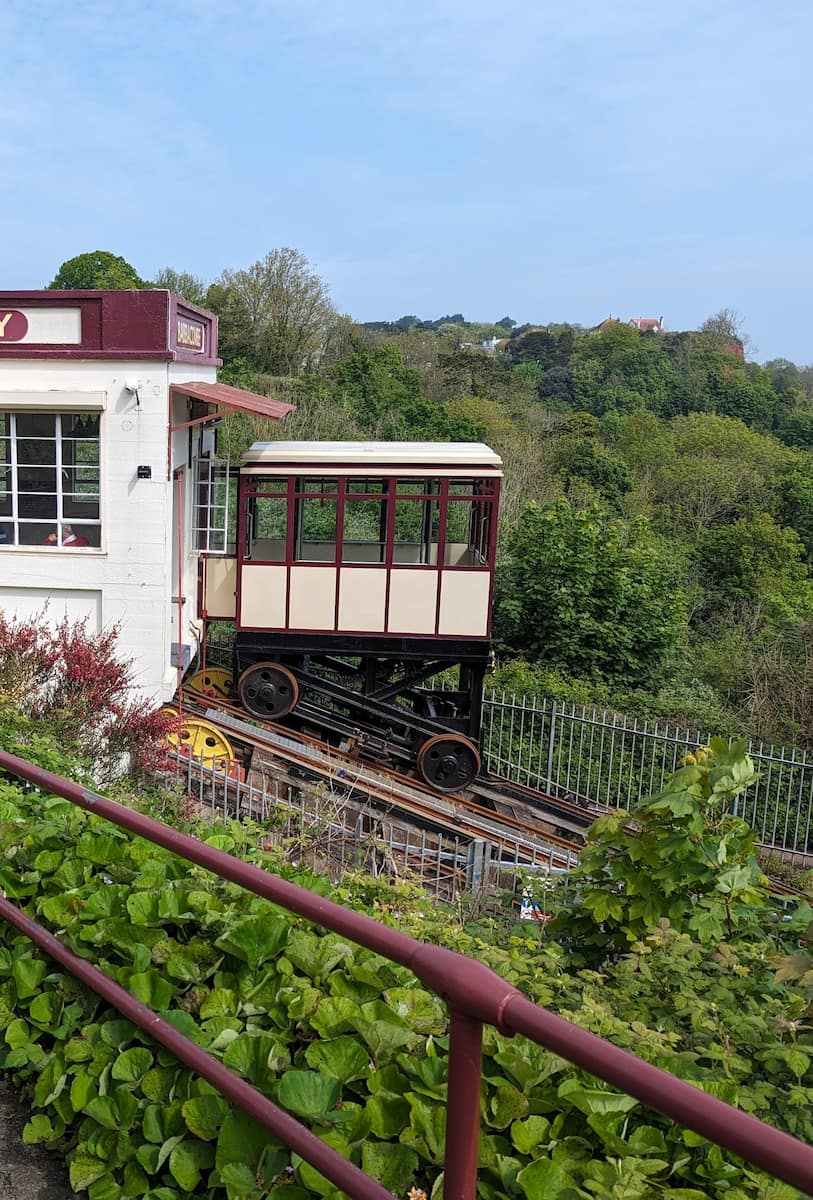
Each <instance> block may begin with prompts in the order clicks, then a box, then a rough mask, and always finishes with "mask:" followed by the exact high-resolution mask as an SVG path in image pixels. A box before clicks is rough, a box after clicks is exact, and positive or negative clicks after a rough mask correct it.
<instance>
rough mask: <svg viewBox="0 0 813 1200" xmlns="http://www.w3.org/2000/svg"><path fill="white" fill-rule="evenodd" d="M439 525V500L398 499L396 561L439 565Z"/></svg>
mask: <svg viewBox="0 0 813 1200" xmlns="http://www.w3.org/2000/svg"><path fill="white" fill-rule="evenodd" d="M439 523H440V509H439V506H438V502H437V500H396V502H395V545H394V547H393V562H396V563H414V564H416V565H426V564H428V563H434V562H437V542H438V526H439Z"/></svg>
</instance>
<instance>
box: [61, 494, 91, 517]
mask: <svg viewBox="0 0 813 1200" xmlns="http://www.w3.org/2000/svg"><path fill="white" fill-rule="evenodd" d="M62 511H63V513H64V514H65V516H66V517H77V518H80V517H81V518H82V519H83V520H85V521H98V519H99V500H98V497H97V498H96V499H90V498H89V497H88V496H74V495H66V494H63V496H62Z"/></svg>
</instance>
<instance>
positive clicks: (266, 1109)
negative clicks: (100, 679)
mask: <svg viewBox="0 0 813 1200" xmlns="http://www.w3.org/2000/svg"><path fill="white" fill-rule="evenodd" d="M0 917H2V918H3V919H4V920H6V921H8V923H9V924H10V925H13V926H14V927H15V928H16V929H19V930H20V932H21V933H23V934H24V935H25V936H26V937H27V938H30V939H31V941H32V942H35V943H36V945H38V946H39V947H40V948H41V949H42V950H44V951H45V952H46V954H48V955H50V957H51V958H54V959H56V961H57V962H59V963H61V964H62V965H63V966H64V967H66V968H67V970H69V971H70V972H71V974H72V975H75V976H76V977H77V978H78V979H81V980H82V982H83V983H86V984H87V985H88V986H89V987H90V988H92V989H93V991H95V992H97V993H98V995H100V996H102V997H103V998H104V999H105V1000H108V1001H109V1002H110V1003H111V1004H112V1005H113V1006H114V1008H116V1009H118V1011H119V1012H121V1013H123V1014H124V1015H125V1016H126V1017H127V1018H128V1019H129V1020H130V1021H132V1022H133V1024H134V1025H138V1026H139V1028H141V1029H143V1030H144V1031H145V1032H146V1033H148V1034H149V1035H150V1037H151V1038H153V1040H154V1041H156V1042H159V1043H160V1044H161V1045H162V1046H166V1048H167V1049H168V1050H170V1051H171V1052H172V1053H173V1054H174V1055H175V1057H176V1058H178V1059H179V1060H180V1061H181V1062H183V1063H186V1065H187V1066H188V1067H190V1068H191V1069H192V1070H193V1071H195V1072H196V1074H198V1075H201V1076H202V1077H203V1078H204V1079H206V1080H208V1081H209V1083H211V1084H212V1085H213V1086H214V1087H216V1088H217V1089H218V1091H219V1092H221V1093H222V1094H223V1095H224V1096H227V1097H228V1098H229V1099H230V1100H233V1101H234V1102H235V1104H237V1105H239V1107H240V1108H242V1109H243V1111H244V1112H247V1113H249V1114H250V1116H252V1117H254V1119H255V1120H256V1121H258V1122H259V1123H260V1124H261V1125H262V1126H263V1128H264V1129H267V1130H268V1131H269V1133H272V1134H273V1135H274V1136H275V1137H279V1138H281V1140H282V1141H284V1142H285V1143H286V1144H287V1145H288V1146H290V1147H291V1149H292V1150H294V1151H295V1152H296V1153H297V1154H300V1155H301V1156H302V1157H303V1158H305V1159H306V1160H307V1161H308V1162H309V1163H311V1164H312V1165H313V1166H315V1167H316V1168H318V1170H319V1171H321V1172H322V1174H323V1175H325V1176H326V1177H327V1178H328V1179H330V1180H332V1182H333V1183H335V1184H336V1186H337V1187H339V1188H341V1189H342V1191H345V1192H348V1193H351V1194H352V1195H354V1196H358V1197H361V1198H362V1200H365V1198H368V1200H392V1193H391V1192H388V1191H387V1189H386V1188H383V1187H382V1186H381V1184H379V1183H377V1182H376V1181H375V1180H374V1179H371V1178H370V1176H369V1175H366V1174H365V1173H364V1171H362V1170H361V1169H360V1168H359V1167H356V1166H354V1165H353V1163H351V1162H348V1160H347V1159H346V1158H344V1157H343V1155H341V1154H339V1152H338V1150H333V1149H331V1147H329V1146H327V1145H325V1143H324V1142H323V1141H321V1139H320V1138H318V1137H317V1136H316V1135H315V1134H313V1133H311V1132H310V1130H308V1129H306V1128H305V1127H304V1126H303V1125H300V1124H299V1122H298V1121H296V1120H294V1118H293V1117H291V1116H289V1114H288V1113H286V1112H284V1111H283V1110H282V1109H281V1108H277V1106H276V1104H272V1103H271V1101H270V1100H268V1099H266V1097H265V1096H263V1095H262V1094H261V1093H260V1092H258V1091H257V1089H256V1088H253V1087H252V1086H251V1084H250V1083H246V1082H245V1080H243V1079H240V1078H239V1077H238V1076H236V1075H234V1074H233V1073H232V1072H231V1071H230V1070H229V1069H228V1067H224V1066H223V1064H222V1063H221V1062H219V1061H218V1060H217V1059H216V1058H213V1057H212V1055H211V1054H207V1053H206V1051H205V1050H202V1049H201V1048H200V1046H197V1045H196V1044H195V1043H194V1042H193V1041H191V1039H190V1038H188V1037H186V1036H185V1035H184V1034H182V1033H180V1032H179V1031H178V1030H177V1029H175V1027H174V1026H173V1025H170V1024H169V1022H168V1021H164V1020H163V1019H162V1018H161V1017H159V1016H158V1014H157V1013H156V1012H153V1010H152V1009H150V1008H147V1007H146V1005H145V1004H143V1003H142V1001H140V1000H137V999H136V998H135V996H132V995H131V994H130V993H129V992H127V991H125V989H124V988H123V987H120V986H119V984H117V983H114V982H113V980H112V979H110V978H109V977H108V976H107V975H105V974H104V972H103V971H100V970H99V969H98V967H94V966H92V964H91V963H89V962H86V961H85V960H84V959H82V958H79V957H78V956H77V955H75V954H74V953H73V952H72V951H71V950H69V949H68V948H67V947H66V946H64V945H63V944H62V942H60V941H59V940H58V939H57V938H55V937H54V936H53V935H52V934H50V933H49V932H48V931H47V929H44V928H43V927H42V926H41V925H38V924H37V923H36V921H32V920H31V919H30V918H29V917H27V916H26V915H25V914H24V913H22V912H20V910H19V909H17V908H15V907H14V905H13V904H10V903H9V902H8V900H5V899H2V898H0ZM479 1094H480V1089H479V1087H478V1088H477V1096H478V1097H479Z"/></svg>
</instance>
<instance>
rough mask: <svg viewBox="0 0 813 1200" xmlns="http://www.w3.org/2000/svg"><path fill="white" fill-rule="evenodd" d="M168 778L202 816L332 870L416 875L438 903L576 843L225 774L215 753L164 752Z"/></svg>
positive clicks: (554, 867)
mask: <svg viewBox="0 0 813 1200" xmlns="http://www.w3.org/2000/svg"><path fill="white" fill-rule="evenodd" d="M172 757H173V759H174V761H175V764H176V771H177V773H176V777H175V778H176V781H177V783H178V784H179V786H180V787H182V788H183V790H184V791H185V792H186V794H187V795H188V796H190V797H194V798H195V801H196V803H197V806H198V808H199V810H200V812H201V815H202V816H203V815H205V816H206V817H207V818H209V819H211V820H230V819H235V820H239V819H249V820H252V821H256V822H257V823H258V825H260V826H261V830H262V832H261V837H262V839H263V840H264V841H268V842H270V843H272V844H276V845H279V846H281V847H283V848H285V849H287V852H288V856H289V857H291V856H292V855H293V854H296V857H297V858H298V859H300V860H301V859H306V860H308V861H310V862H311V863H313V864H314V865H316V866H317V867H318V869H319V870H320V871H321V872H322V873H324V874H328V875H330V876H331V877H332V878H333V879H334V880H335V879H337V878H340V877H341V875H343V874H344V872H345V871H347V870H348V869H355V870H359V871H363V872H365V873H366V874H368V875H372V876H373V877H376V876H381V875H388V876H389V877H391V878H398V879H408V880H409V879H413V880H416V881H419V882H420V884H421V886H422V888H423V889H424V890H425V891H426V892H427V894H428V895H430V896H433V897H434V898H436V899H438V900H441V901H443V902H445V903H451V902H453V901H455V900H456V899H457V898H458V897H459V896H460V895H461V894H463V893H473V892H474V893H483V892H486V891H496V890H497V889H499V888H502V889H503V890H505V891H515V890H516V889H517V887H518V886H520V885H521V883H522V876H523V875H524V874H525V873H528V874H549V875H554V874H559V873H564V872H567V871H569V870H570V869H571V868H572V867H574V866H575V865H576V863H577V861H578V852H577V850H575V849H570V848H568V847H567V846H565V845H557V844H554V843H553V842H552V843H551V844H546V843H545V842H544V840H542V838H541V837H540V838H533V837H531V836H528V837H523V838H516V839H509V838H508V836H507V835H506V836H504V837H503V839H502V843H501V845H500V846H496V845H495V844H494V843H492V842H490V841H488V840H486V839H477V838H473V837H471V836H467V835H464V834H450V833H445V832H443V831H442V830H441V829H435V830H430V829H427V828H424V827H419V826H418V825H416V824H415V823H413V822H410V821H409V820H408V819H407V818H406V817H403V816H401V815H400V814H399V813H398V812H397V811H396V810H395V808H394V807H393V808H392V809H390V810H387V809H384V808H382V806H381V805H380V804H373V803H370V802H369V801H367V800H366V798H365V797H364V795H363V791H361V792H360V793H359V794H358V795H357V796H355V797H354V794H353V791H352V789H351V791H350V793H349V794H348V792H347V791H346V790H345V789H342V790H339V791H334V790H332V789H331V788H330V787H329V786H324V785H322V786H317V787H314V786H307V785H305V784H297V785H294V784H290V783H288V782H286V781H284V780H281V779H279V778H277V777H274V776H266V775H265V774H262V775H261V776H260V778H259V781H258V782H257V781H255V779H254V778H253V777H252V776H251V775H250V776H249V778H248V779H247V780H241V779H235V778H233V777H232V776H231V775H229V774H227V773H226V771H225V770H224V769H223V768H222V767H220V766H218V764H217V762H211V761H206V760H203V759H200V758H194V757H191V756H190V755H186V754H178V755H173V756H172Z"/></svg>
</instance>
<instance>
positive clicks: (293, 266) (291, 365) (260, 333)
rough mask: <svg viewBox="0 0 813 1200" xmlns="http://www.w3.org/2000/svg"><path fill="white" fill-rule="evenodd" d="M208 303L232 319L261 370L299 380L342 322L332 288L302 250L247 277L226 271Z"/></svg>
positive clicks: (274, 256) (264, 262) (282, 252)
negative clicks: (335, 324)
mask: <svg viewBox="0 0 813 1200" xmlns="http://www.w3.org/2000/svg"><path fill="white" fill-rule="evenodd" d="M208 302H209V304H210V305H211V306H212V308H214V310H215V312H217V313H218V315H223V316H224V317H225V316H227V315H228V319H229V322H230V323H231V325H232V327H233V334H234V336H235V340H237V341H242V342H244V343H245V349H246V350H247V353H245V354H244V355H243V357H245V358H246V359H247V360H248V361H249V362H250V363H251V365H252V366H254V367H255V368H256V369H257V370H260V371H267V372H268V373H269V374H271V375H297V374H299V373H300V371H302V370H306V369H309V368H312V367H313V366H314V365H315V363H316V362H317V361H318V358H319V351H320V347H321V345H322V342H323V340H324V338H325V334H326V331H327V327H328V326H329V325H330V324H331V323H332V322H333V321H334V320H335V319H336V312H335V309H334V308H333V305H332V304H331V302H330V298H329V296H328V292H327V288H326V286H325V284H324V283H323V281H322V280H321V279H320V277H319V276H318V275H317V274H316V272H315V271H314V270H313V268H312V266H311V264H310V263H309V262H308V260H307V259H306V258H305V257H304V256H303V255H302V254H300V252H299V251H298V250H293V249H291V248H290V247H289V246H283V247H282V249H279V250H271V251H269V253H268V254H266V256H265V258H261V259H258V260H257V262H255V263H254V264H253V265H252V266H250V267H248V268H247V269H245V270H241V271H224V272H223V274H222V275H221V276H220V279H219V280H218V281H217V284H216V285H215V287H213V288H212V289H210V292H209V295H208Z"/></svg>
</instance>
